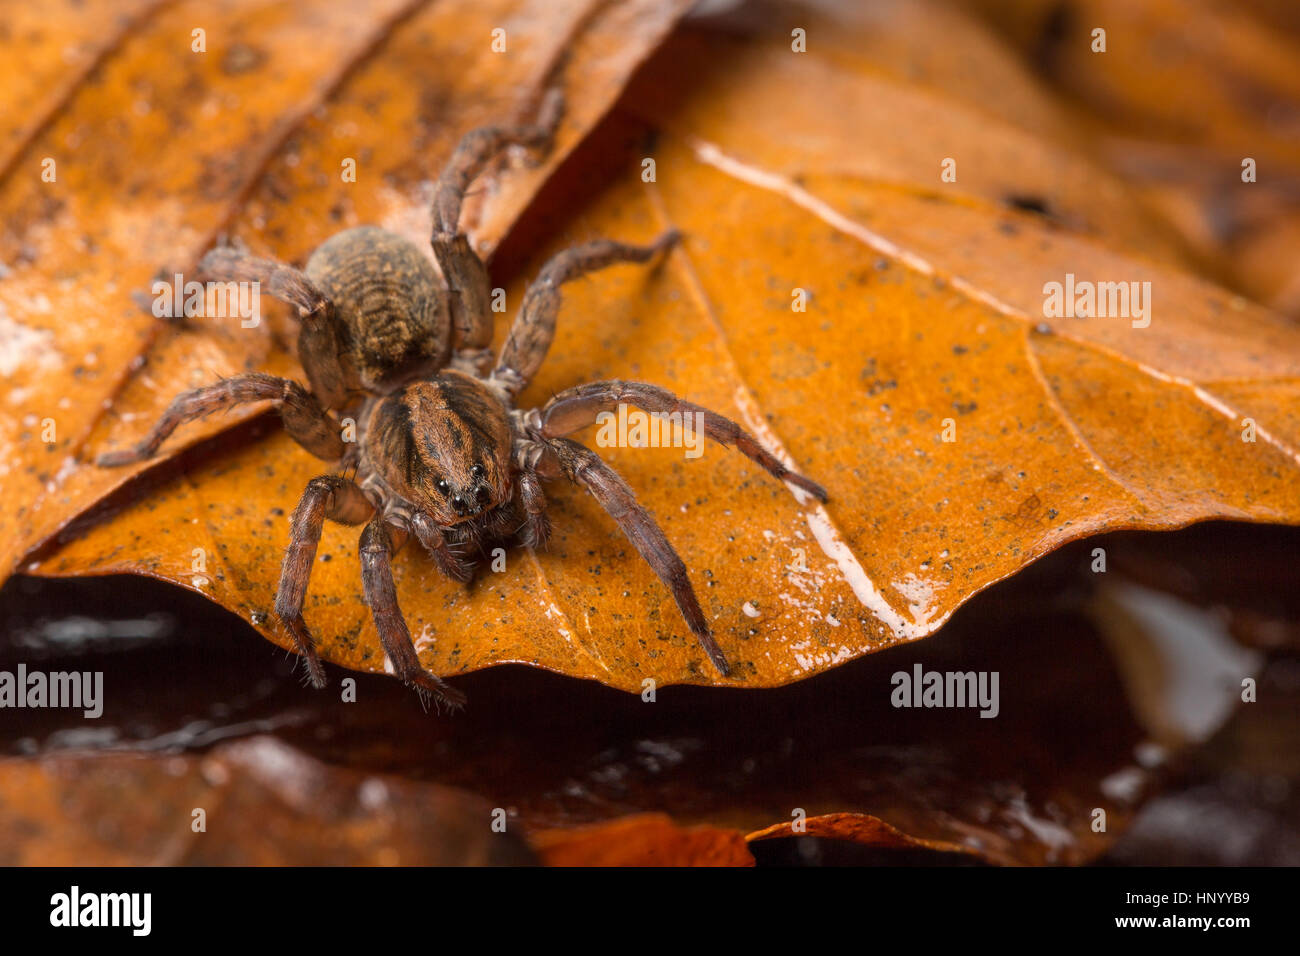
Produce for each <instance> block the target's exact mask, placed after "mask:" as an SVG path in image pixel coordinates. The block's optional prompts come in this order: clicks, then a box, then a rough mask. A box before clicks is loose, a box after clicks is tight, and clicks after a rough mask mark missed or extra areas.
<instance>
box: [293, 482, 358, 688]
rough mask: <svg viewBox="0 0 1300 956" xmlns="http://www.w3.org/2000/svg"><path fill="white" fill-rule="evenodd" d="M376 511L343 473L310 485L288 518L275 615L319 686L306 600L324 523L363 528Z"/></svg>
mask: <svg viewBox="0 0 1300 956" xmlns="http://www.w3.org/2000/svg"><path fill="white" fill-rule="evenodd" d="M373 512H374V508H373V506H372V505H371V504H370V502H369V501H368V500H366V496H365V495H364V494H362V492H361V489H360V488H359V487H357V485H356V484H354V483H353V482H351V481H349V480H348V479H346V478H344V477H342V476H341V475H321V476H320V477H319V478H313V479H312V480H311V481H309V482H308V483H307V490H306V491H304V492H303V493H302V498H301V499H300V500H299V501H298V507H296V508H294V509H293V517H291V518H290V519H289V547H288V548H287V549H286V550H285V552H284V563H283V564H282V565H281V566H280V586H279V588H278V589H277V590H276V592H275V613H276V614H277V615H278V616H279V618H280V620H281V622H282V623H283V624H284V626H285V629H286V630H287V631H288V632H289V633H290V634H292V635H293V639H294V641H295V642H297V644H298V652H299V653H300V654H301V655H302V656H303V659H304V660H305V661H306V662H307V674H308V676H310V677H311V682H312V683H313V684H315V685H316V686H317V687H324V686H325V668H324V667H323V666H322V665H321V662H320V657H319V656H318V655H317V654H316V648H315V646H314V645H313V644H312V639H311V632H310V631H309V630H307V623H306V622H305V621H304V620H303V617H302V605H303V600H304V599H305V598H306V596H307V584H308V582H309V581H310V580H311V569H312V567H313V564H314V562H315V560H316V547H317V546H318V545H319V544H320V535H321V528H322V527H324V525H325V522H326V521H327V520H328V521H337V522H339V523H341V524H361V522H363V521H365V520H366V519H367V518H369V517H370V515H371V514H372V513H373Z"/></svg>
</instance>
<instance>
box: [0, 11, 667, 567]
mask: <svg viewBox="0 0 1300 956" xmlns="http://www.w3.org/2000/svg"><path fill="white" fill-rule="evenodd" d="M686 5H687V3H686V0H673V2H671V3H667V4H663V3H654V2H650V0H629V2H624V3H619V4H606V3H601V2H598V0H564V2H553V0H531V2H525V3H510V2H506V0H495V2H492V3H483V2H476V0H454V2H446V3H443V2H440V3H434V4H429V3H424V2H419V0H375V2H372V3H367V4H362V5H353V4H338V3H334V2H330V0H306V2H302V3H295V4H288V5H286V4H283V3H279V2H269V0H238V2H232V3H228V4H222V5H220V6H217V7H213V8H212V9H210V10H207V11H206V12H205V13H204V15H203V16H202V17H199V18H198V20H199V21H201V22H194V21H195V15H194V13H193V11H190V10H187V9H185V8H177V7H174V6H171V5H164V4H157V5H154V6H153V7H150V8H148V9H147V10H142V11H141V12H140V14H139V15H138V16H137V17H135V18H134V19H127V20H114V21H113V22H118V23H120V24H121V25H120V26H119V27H118V28H117V30H116V32H114V33H113V34H112V35H111V36H110V38H109V40H108V42H107V43H106V45H105V46H104V47H102V48H100V49H101V55H100V57H99V59H100V60H102V62H100V63H99V64H98V65H97V66H96V68H95V69H93V70H89V71H87V70H84V69H83V70H82V73H81V74H77V75H75V76H74V77H73V81H72V82H70V83H69V84H67V86H66V88H64V89H63V92H62V93H61V94H60V95H59V96H58V97H57V98H56V99H55V100H54V101H53V102H51V101H50V100H49V98H40V97H24V98H23V99H20V100H18V101H17V104H16V105H17V112H16V113H14V114H9V113H6V122H8V123H11V124H15V125H16V127H17V133H18V135H19V136H22V135H26V136H27V140H26V141H21V140H20V144H21V145H20V146H19V148H18V151H17V152H16V153H14V155H13V157H12V159H11V160H9V161H8V162H4V156H3V155H0V173H7V175H6V176H5V178H4V179H3V181H0V222H3V224H4V227H3V231H2V232H0V263H3V264H4V268H3V269H0V276H2V278H0V355H2V357H0V372H3V374H4V377H5V379H6V389H7V393H6V401H5V402H4V404H3V406H0V434H3V436H4V438H3V439H0V441H3V442H4V444H3V445H0V452H2V454H0V460H2V461H3V462H4V463H5V464H3V465H0V493H2V497H3V499H4V500H6V501H9V502H12V505H10V506H7V507H5V508H3V509H0V574H4V575H7V574H8V573H9V571H10V570H12V568H13V567H14V565H15V563H16V562H17V561H18V560H20V559H21V557H22V556H23V555H24V554H25V553H26V552H27V551H28V550H30V549H31V547H32V546H33V545H35V544H36V543H37V542H39V541H42V540H44V539H46V538H47V537H49V536H50V535H51V534H53V533H54V532H55V531H57V530H58V529H59V528H60V527H62V526H63V525H64V524H65V523H66V522H67V521H68V520H69V519H70V518H72V517H73V516H75V515H76V514H78V513H79V512H80V511H82V510H84V509H85V508H86V507H87V506H88V505H89V504H91V503H93V502H94V501H96V500H98V499H99V498H100V497H102V496H103V495H105V494H107V493H109V492H111V491H112V490H113V489H114V488H117V487H119V486H120V485H122V484H123V482H125V481H127V480H128V479H129V478H130V477H131V475H132V474H133V473H135V472H138V471H139V470H140V468H139V467H137V468H134V469H117V470H108V469H101V468H96V467H94V466H93V465H90V464H88V461H89V459H90V458H93V456H94V454H95V453H96V451H97V450H99V449H101V448H102V447H103V446H104V445H105V443H108V444H123V443H126V442H128V441H131V440H134V439H135V438H138V437H139V435H140V434H141V433H142V432H143V431H144V430H145V429H146V428H147V427H148V425H149V424H150V423H151V422H152V421H154V420H155V419H157V417H158V415H159V414H161V412H162V410H163V409H164V408H166V406H167V404H168V403H169V402H170V401H171V399H172V398H173V397H174V396H175V394H176V393H177V392H179V391H183V390H185V389H187V388H191V387H194V386H197V385H200V384H207V383H210V382H212V381H214V380H215V379H216V378H218V377H219V376H223V375H229V374H233V373H236V372H240V371H244V370H246V369H249V368H255V367H256V368H261V369H265V370H269V371H274V372H279V373H283V374H294V375H300V374H301V371H300V370H299V369H298V368H297V365H296V363H295V362H294V361H293V359H292V358H291V357H290V356H289V355H288V354H287V353H286V352H285V351H284V350H283V349H280V348H277V335H276V326H277V323H276V321H275V320H276V319H278V318H280V317H282V316H283V314H284V310H283V309H280V310H275V311H273V310H271V309H268V310H267V311H268V321H266V322H262V323H261V324H259V325H258V326H257V327H255V328H251V329H246V328H243V327H242V326H241V322H240V320H239V319H238V318H236V319H229V320H214V321H212V322H208V323H204V324H202V325H201V326H199V327H198V328H196V329H192V330H175V329H170V328H167V327H165V326H164V325H163V324H162V323H160V322H159V321H158V320H157V319H155V318H154V317H153V316H152V315H151V314H150V313H149V311H146V310H144V309H142V308H141V307H140V306H139V305H137V304H136V303H135V301H133V298H132V296H133V294H138V293H145V297H146V302H149V301H151V300H152V293H151V292H150V290H151V286H152V282H153V280H154V278H155V277H156V276H157V275H159V274H161V275H163V276H166V277H168V278H170V277H171V276H173V275H174V274H176V273H181V274H183V275H185V276H186V277H187V278H190V279H192V278H194V270H195V266H196V263H197V261H198V259H199V257H200V256H201V254H202V253H203V252H204V251H205V250H206V249H207V248H208V247H209V246H211V245H212V243H213V242H214V240H215V239H216V238H217V236H218V235H219V234H221V233H229V234H231V235H233V236H236V237H238V238H239V239H240V240H241V241H243V242H244V243H245V244H247V245H248V246H249V247H250V249H252V251H254V252H256V253H258V254H268V255H275V256H278V257H280V258H283V259H288V260H299V261H301V260H302V259H303V258H305V256H306V255H307V254H308V253H309V252H310V251H311V250H312V249H313V248H314V247H315V246H317V245H319V244H320V243H321V242H322V241H324V240H325V239H326V238H328V236H330V235H331V234H332V233H334V232H337V231H338V230H339V229H341V228H343V227H345V226H347V225H354V224H357V223H361V222H367V223H376V224H382V225H385V226H387V227H388V228H391V229H394V230H396V231H398V232H403V233H406V234H408V235H410V236H411V237H412V238H414V239H416V240H418V241H419V242H421V243H424V242H426V241H427V237H428V233H429V228H430V224H429V219H428V198H429V197H428V196H427V194H426V193H427V190H426V189H425V184H426V183H427V182H429V181H430V180H432V178H433V177H435V176H436V175H437V173H438V171H439V169H440V166H441V164H442V162H443V161H444V160H445V159H446V158H447V156H448V155H449V154H450V152H451V150H452V148H453V147H454V146H455V144H456V143H457V141H458V140H459V139H460V137H461V135H462V134H463V133H465V132H466V131H467V130H469V129H471V128H474V127H477V126H481V125H483V124H485V123H489V122H499V121H517V120H521V119H526V118H531V117H532V115H533V113H534V112H535V110H536V108H537V101H538V99H539V98H540V96H541V93H542V91H543V90H544V89H545V88H547V87H549V86H551V85H553V84H556V83H558V84H559V85H561V86H563V87H564V89H565V90H566V113H565V117H564V119H563V121H562V124H561V128H560V131H559V133H558V136H557V142H556V145H555V148H554V149H553V150H552V151H551V153H550V154H549V156H548V157H547V159H546V161H545V163H544V164H543V165H542V166H540V167H538V168H535V169H531V170H528V171H521V172H520V173H519V174H517V175H509V176H507V177H506V179H505V180H503V181H502V183H501V188H500V189H499V190H498V191H497V192H496V193H495V194H493V195H490V196H489V195H479V196H478V197H476V199H477V204H476V205H477V206H478V207H480V208H473V209H470V210H468V211H467V213H466V219H465V220H464V223H463V224H465V225H467V226H468V227H470V228H472V229H473V231H474V237H475V239H476V241H477V242H478V243H479V244H480V247H481V248H482V249H483V250H484V251H490V249H491V248H492V247H493V246H494V245H495V244H496V242H497V241H498V240H499V239H500V237H501V235H502V234H503V233H504V231H505V229H506V228H507V227H508V225H509V223H510V222H511V221H512V220H513V219H514V218H515V216H517V215H518V213H519V211H520V210H521V209H522V208H523V206H524V205H525V204H526V203H527V201H528V199H529V198H530V197H531V195H532V193H533V191H535V190H536V188H537V187H538V186H539V185H540V183H541V182H542V181H543V179H544V178H545V177H546V176H547V175H549V173H550V171H551V170H552V169H554V168H555V166H556V165H557V164H558V163H559V162H560V161H561V160H562V159H563V158H564V156H565V155H567V153H568V152H569V151H570V150H571V149H572V148H573V146H574V144H575V143H576V142H577V141H578V140H579V139H580V138H581V137H582V135H583V134H584V133H585V132H586V131H587V130H588V129H589V128H590V127H591V126H592V125H593V124H594V123H595V122H596V120H597V119H598V118H599V117H600V116H601V115H602V114H603V113H604V112H605V111H606V110H607V109H608V107H609V106H610V104H611V103H612V102H613V100H614V99H615V98H616V96H617V94H618V91H619V89H620V88H621V86H622V84H623V83H624V81H625V80H626V78H627V76H628V74H629V73H630V72H631V71H632V69H633V68H635V67H636V65H637V64H638V63H639V62H641V60H642V59H643V58H644V57H645V56H646V54H647V53H648V52H649V51H650V50H652V49H653V48H654V47H655V45H656V44H657V43H658V42H659V40H660V39H661V38H662V36H663V35H664V33H665V32H666V31H667V30H668V29H669V28H670V27H671V26H672V24H673V23H674V22H675V20H676V19H677V17H678V16H680V14H681V13H682V11H683V10H684V9H685V7H686ZM46 16H47V14H46V12H44V11H42V13H41V17H42V18H43V19H44V18H45V17H46ZM65 16H66V17H68V18H70V19H72V20H73V21H75V22H77V23H80V22H81V17H82V13H81V10H80V9H79V6H73V7H70V8H69V10H68V11H65ZM106 18H108V14H107V12H105V11H102V10H101V11H99V12H97V13H92V14H90V15H88V16H87V19H86V20H85V23H84V28H85V29H86V30H88V31H91V32H90V35H92V36H93V35H95V34H96V33H99V32H103V31H104V28H103V26H102V21H103V20H105V19H106ZM69 29H71V30H72V31H73V35H78V34H80V31H81V30H82V27H81V26H72V27H69ZM495 29H502V30H504V31H505V42H506V44H507V45H506V53H497V52H494V51H493V49H492V43H493V35H492V31H493V30H495ZM62 30H63V21H62V20H59V21H55V22H46V23H44V27H43V29H42V31H41V35H42V36H44V35H46V32H47V31H48V33H49V35H62ZM199 30H201V31H204V37H203V42H204V46H205V50H206V52H194V46H195V45H196V44H197V43H198V42H199V39H198V38H196V37H194V36H193V31H199ZM9 36H10V42H11V43H12V44H13V45H15V46H17V47H20V48H22V47H24V46H25V45H26V44H27V43H28V42H29V41H30V37H29V36H28V33H27V32H26V31H25V30H24V29H20V30H19V31H16V32H15V33H13V34H11V35H9ZM30 45H31V50H32V52H31V54H30V56H31V57H32V58H33V60H34V61H35V62H34V63H32V64H31V65H30V69H29V70H26V71H25V72H30V73H31V75H33V76H34V77H41V76H44V75H48V74H50V73H51V71H52V68H53V67H54V66H56V65H57V64H61V63H62V59H61V58H62V56H63V55H64V50H63V45H62V44H49V43H43V44H30ZM71 49H72V50H73V52H74V53H76V62H84V61H93V60H94V58H95V54H94V51H93V49H92V51H91V52H89V53H77V52H76V51H77V48H76V47H75V46H74V47H71ZM22 62H24V63H25V61H22ZM65 69H66V68H65ZM14 89H15V91H16V92H17V93H18V94H21V93H22V90H23V87H21V86H17V87H15V88H14ZM10 115H12V116H14V117H15V118H14V119H10V118H9V117H10ZM46 159H49V160H51V161H52V162H53V163H54V166H53V167H52V170H53V175H54V177H55V178H54V180H53V181H44V180H43V178H42V174H43V172H45V170H46V166H45V165H44V161H45V160H46ZM349 159H351V160H354V161H355V162H356V164H357V165H356V169H357V176H356V181H355V182H345V181H344V180H343V177H342V175H341V170H342V164H343V163H344V161H346V160H349ZM484 206H485V207H486V208H482V207H484ZM259 410H260V409H259V408H257V407H248V408H245V409H241V410H240V411H239V412H237V413H232V414H231V415H229V416H226V417H224V418H222V419H214V420H209V421H206V422H202V423H198V424H196V425H194V426H192V427H190V428H188V429H186V430H185V431H184V432H183V434H181V435H179V436H178V438H177V440H176V442H174V443H172V444H171V445H169V450H175V449H177V448H180V447H184V446H185V445H186V444H189V443H192V442H194V441H196V440H198V439H199V438H202V437H204V436H207V435H211V434H213V433H214V432H216V431H219V430H221V429H224V428H228V427H230V425H231V424H233V423H235V422H237V421H240V420H242V419H244V418H247V417H248V416H250V415H253V414H256V413H257V412H258V411H259Z"/></svg>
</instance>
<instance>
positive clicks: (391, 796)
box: [0, 737, 536, 866]
mask: <svg viewBox="0 0 1300 956" xmlns="http://www.w3.org/2000/svg"><path fill="white" fill-rule="evenodd" d="M491 813H492V808H491V807H489V806H487V805H486V804H485V803H483V802H482V801H481V800H479V799H477V798H475V797H474V796H472V795H471V794H466V793H463V792H460V791H456V790H452V789H449V788H447V787H440V786H437V785H435V784H416V783H410V782H407V781H403V780H395V779H392V778H381V777H378V776H373V775H371V776H366V775H363V774H357V773H349V772H347V771H342V770H337V769H334V768H330V767H327V766H324V765H322V764H320V763H318V762H316V761H314V760H311V759H310V758H308V757H306V756H304V755H302V754H301V753H298V752H296V751H294V750H293V749H292V748H290V747H287V746H285V745H284V744H282V743H280V742H278V741H276V740H274V739H272V738H270V737H250V738H248V739H246V740H241V741H238V742H236V743H230V744H225V745H223V746H220V747H218V748H216V749H215V750H213V751H212V752H210V753H208V754H206V755H204V756H202V757H193V756H191V757H182V756H169V757H159V756H148V755H142V754H134V755H116V756H104V755H100V756H84V755H56V756H50V757H47V758H45V759H42V760H39V761H19V760H7V761H0V847H3V850H0V861H3V863H4V865H5V866H124V865H135V866H141V865H150V866H177V865H182V864H184V865H190V866H266V865H276V866H283V865H297V866H325V865H340V864H342V865H353V866H375V865H386V866H396V865H402V866H487V865H498V866H501V865H514V866H519V865H527V864H529V863H533V862H536V861H535V857H534V856H533V855H532V853H531V852H530V851H529V850H528V848H527V847H526V846H525V845H524V843H523V842H522V841H521V840H518V839H516V838H514V837H512V836H510V835H508V834H498V833H494V832H493V831H492V829H491V826H490V821H491Z"/></svg>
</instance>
